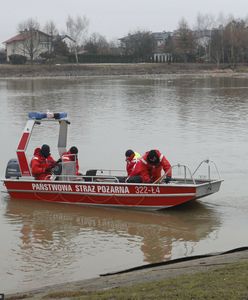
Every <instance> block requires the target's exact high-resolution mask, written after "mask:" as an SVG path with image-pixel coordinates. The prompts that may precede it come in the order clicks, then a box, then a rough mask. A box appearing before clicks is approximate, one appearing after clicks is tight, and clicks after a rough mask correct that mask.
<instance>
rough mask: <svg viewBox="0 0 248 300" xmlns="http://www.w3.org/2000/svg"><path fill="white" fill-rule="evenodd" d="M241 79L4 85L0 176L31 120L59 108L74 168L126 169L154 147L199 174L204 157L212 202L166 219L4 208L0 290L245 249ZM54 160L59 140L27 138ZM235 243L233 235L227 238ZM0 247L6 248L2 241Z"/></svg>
mask: <svg viewBox="0 0 248 300" xmlns="http://www.w3.org/2000/svg"><path fill="white" fill-rule="evenodd" d="M247 89H248V78H245V77H244V78H235V77H220V76H218V77H214V76H190V75H184V76H182V75H181V76H180V75H166V76H140V77H138V76H137V77H131V76H130V77H129V76H126V77H125V76H122V77H118V76H115V77H91V78H87V77H85V78H66V79H63V78H49V79H24V78H23V79H9V80H0V101H1V118H0V136H1V146H2V147H1V155H0V175H1V177H3V176H4V173H5V166H6V165H7V161H8V160H9V159H10V158H12V157H15V155H16V154H15V149H16V146H17V143H18V141H19V138H20V134H21V132H22V130H23V127H24V126H25V123H26V116H27V114H28V112H29V111H44V110H47V109H49V110H51V111H66V112H68V115H69V118H70V121H71V125H70V127H69V137H68V145H69V146H71V145H76V146H77V147H78V148H79V162H80V168H81V169H82V171H83V172H85V170H87V169H92V168H103V169H124V168H125V160H124V153H125V151H126V149H129V148H133V149H135V150H136V151H138V152H140V153H144V152H145V151H147V150H149V149H151V148H159V149H160V150H161V151H162V152H163V153H164V154H165V155H166V156H167V158H168V159H169V161H170V162H171V164H177V163H183V164H186V165H188V166H189V167H190V168H191V169H195V168H196V166H197V165H198V164H199V162H200V161H202V160H203V159H206V158H210V159H212V160H214V161H215V162H216V163H217V166H218V168H219V171H220V173H221V175H222V177H223V179H224V180H225V181H224V183H223V185H222V187H221V190H220V192H219V193H217V194H215V195H212V196H209V197H207V198H204V199H202V200H201V201H202V203H205V204H204V205H200V204H199V203H198V204H197V203H194V205H189V206H187V207H183V208H177V209H176V210H169V211H165V212H162V213H145V212H134V211H128V212H127V211H119V210H110V209H109V210H107V209H95V208H94V209H93V208H78V207H73V206H67V205H53V204H45V203H29V202H26V201H23V202H18V201H12V200H9V198H8V196H6V195H3V194H1V202H0V234H1V243H0V253H1V269H0V291H2V290H12V291H13V290H15V291H16V290H25V289H30V288H32V287H36V286H39V285H46V284H53V283H59V282H65V281H71V280H78V279H81V278H90V277H93V276H96V275H97V274H100V273H106V272H113V271H118V270H120V269H125V268H128V267H134V266H137V265H140V264H143V263H152V262H158V261H161V260H168V259H173V258H177V257H181V256H187V255H193V254H203V253H207V252H216V251H222V250H228V249H231V248H234V247H238V246H247V243H248V240H247V232H246V230H245V229H246V228H247V226H248V219H247V210H248V202H247V195H248V190H247V184H246V181H247V170H248V160H247V159H246V158H247V157H248V147H247V128H248V119H247V115H248V101H247ZM34 133H35V135H34V136H33V137H32V138H31V141H30V146H29V147H28V156H29V157H31V155H32V153H33V149H34V148H35V147H37V146H40V145H41V144H43V143H47V144H50V145H51V149H52V154H53V156H54V157H55V158H57V157H58V151H57V131H56V130H53V129H52V128H50V127H49V126H48V130H44V128H43V126H42V125H41V126H37V128H35V129H34ZM230 237H231V238H230ZM2 241H4V242H2Z"/></svg>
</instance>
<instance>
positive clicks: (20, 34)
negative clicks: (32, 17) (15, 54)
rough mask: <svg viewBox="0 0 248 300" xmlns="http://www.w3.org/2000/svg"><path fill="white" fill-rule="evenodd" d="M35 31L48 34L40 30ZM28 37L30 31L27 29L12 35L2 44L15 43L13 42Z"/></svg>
mask: <svg viewBox="0 0 248 300" xmlns="http://www.w3.org/2000/svg"><path fill="white" fill-rule="evenodd" d="M35 31H36V32H39V33H41V34H43V35H47V36H49V34H46V33H45V32H42V31H40V30H35ZM29 37H30V32H29V31H22V32H20V33H19V34H17V35H15V36H13V37H12V38H10V39H8V40H6V41H5V42H3V43H4V44H11V43H15V42H20V41H25V40H26V39H28V38H29Z"/></svg>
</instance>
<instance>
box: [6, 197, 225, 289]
mask: <svg viewBox="0 0 248 300" xmlns="http://www.w3.org/2000/svg"><path fill="white" fill-rule="evenodd" d="M185 210H187V213H185ZM4 216H5V221H6V222H7V223H8V224H10V225H13V226H15V227H16V228H18V231H19V232H16V236H15V244H14V245H12V246H11V249H9V250H10V253H9V255H11V256H12V259H11V265H9V266H8V268H9V269H12V268H14V269H15V270H16V274H15V275H13V276H14V277H16V278H18V277H19V276H21V278H22V282H24V283H25V282H26V283H28V284H29V285H30V284H31V285H37V282H35V279H36V278H38V277H39V276H41V275H40V273H41V274H43V273H44V272H47V273H46V276H45V279H43V280H44V282H42V281H43V280H41V281H40V282H39V285H41V284H42V283H43V284H45V283H46V284H47V282H49V283H51V281H52V282H53V280H54V274H56V273H57V274H58V273H59V274H60V273H63V274H64V276H65V277H66V276H67V274H70V273H71V268H72V266H73V265H74V264H76V265H77V268H79V269H80V270H81V272H80V278H88V277H89V276H88V275H89V274H88V273H90V274H91V275H93V276H97V275H99V274H100V273H103V271H104V268H105V262H102V266H101V268H97V269H96V273H94V272H93V273H92V272H91V271H89V270H91V269H92V268H93V269H94V268H95V266H94V262H93V265H91V264H92V261H91V259H90V258H91V257H92V256H95V257H98V256H99V257H100V256H102V257H105V255H106V256H108V255H109V253H112V255H117V254H118V253H119V252H123V254H124V256H126V261H125V262H120V263H119V269H123V268H124V267H126V266H130V267H131V266H133V265H132V263H133V257H129V256H130V251H131V254H132V256H133V255H134V256H137V253H139V252H141V253H142V256H143V258H142V259H141V260H139V259H138V261H140V264H141V262H142V261H144V262H145V263H153V262H159V261H162V260H168V259H171V257H172V255H173V247H174V245H177V247H179V245H178V243H181V244H182V246H181V247H183V248H184V251H185V250H186V251H185V255H190V254H191V253H192V252H193V249H192V247H194V244H195V243H196V242H199V241H200V240H204V239H205V238H206V237H207V236H208V235H209V234H210V233H211V232H212V231H214V230H216V228H218V226H219V221H218V218H217V216H216V215H215V213H214V212H213V211H212V210H211V209H210V208H207V207H206V206H203V205H201V204H199V203H196V204H195V205H193V206H192V205H187V206H186V207H185V206H184V207H182V208H179V209H176V210H173V209H172V210H168V211H164V212H160V213H150V212H149V213H148V212H140V211H133V210H117V209H104V208H90V207H80V208H78V207H75V206H73V205H60V204H59V205H57V204H46V203H39V202H35V203H31V202H30V201H18V200H10V201H8V202H7V206H6V212H5V214H4ZM17 236H18V238H17ZM88 258H89V262H88ZM109 258H110V257H109ZM130 258H131V260H130ZM107 263H108V265H109V266H108V268H109V270H114V269H115V270H117V269H116V266H115V264H112V263H111V260H109V261H108V262H107ZM135 265H137V263H136V264H135ZM5 276H6V275H5ZM72 277H73V275H72ZM9 279H10V278H8V276H7V278H6V277H5V278H1V280H4V281H5V280H6V281H8V280H9ZM74 279H75V280H76V279H77V278H74ZM71 280H72V279H71ZM62 281H63V280H62ZM55 282H56V281H55ZM19 284H20V283H19ZM24 286H25V284H24Z"/></svg>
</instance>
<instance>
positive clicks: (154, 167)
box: [127, 150, 172, 183]
mask: <svg viewBox="0 0 248 300" xmlns="http://www.w3.org/2000/svg"><path fill="white" fill-rule="evenodd" d="M162 170H164V172H165V173H166V174H167V175H166V180H165V182H166V183H168V182H169V181H170V180H171V176H172V171H171V165H170V163H169V161H168V160H167V159H166V157H165V156H164V155H163V154H162V153H161V152H160V151H159V150H150V151H147V152H146V153H145V154H144V155H143V156H142V158H141V159H140V160H139V161H138V162H137V164H136V165H135V167H134V168H133V170H132V172H131V173H130V175H129V177H128V179H127V182H137V183H141V182H143V183H153V182H155V181H156V180H157V179H159V178H160V177H161V172H162Z"/></svg>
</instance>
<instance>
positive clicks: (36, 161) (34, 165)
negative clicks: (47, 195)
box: [31, 144, 56, 180]
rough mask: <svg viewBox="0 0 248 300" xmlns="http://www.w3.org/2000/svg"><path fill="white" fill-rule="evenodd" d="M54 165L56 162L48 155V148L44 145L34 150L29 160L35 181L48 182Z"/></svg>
mask: <svg viewBox="0 0 248 300" xmlns="http://www.w3.org/2000/svg"><path fill="white" fill-rule="evenodd" d="M55 165H56V161H55V160H54V159H53V158H52V156H51V154H50V147H49V146H48V145H46V144H44V145H42V147H41V148H36V149H35V150H34V156H33V158H32V160H31V172H32V175H33V176H34V177H35V179H37V180H50V175H51V169H52V168H53V167H54V166H55Z"/></svg>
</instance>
